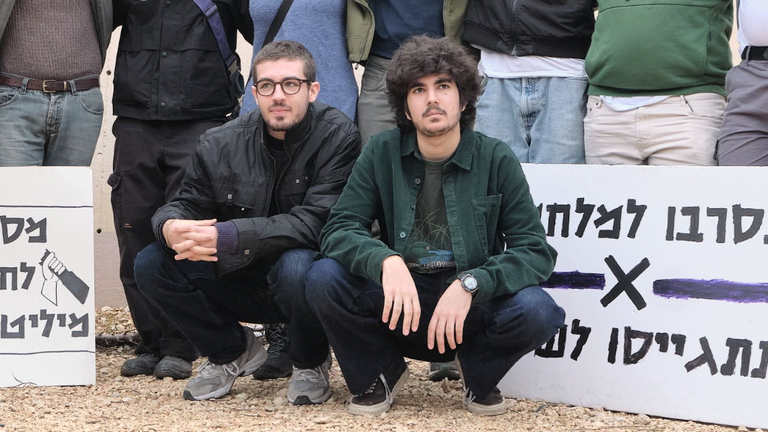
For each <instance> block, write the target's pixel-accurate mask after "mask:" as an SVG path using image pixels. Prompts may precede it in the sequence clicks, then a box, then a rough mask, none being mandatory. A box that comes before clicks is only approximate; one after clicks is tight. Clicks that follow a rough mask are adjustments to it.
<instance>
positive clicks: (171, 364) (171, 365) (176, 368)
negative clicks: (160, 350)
mask: <svg viewBox="0 0 768 432" xmlns="http://www.w3.org/2000/svg"><path fill="white" fill-rule="evenodd" d="M191 375H192V363H190V362H188V361H186V360H184V359H182V358H178V357H174V356H165V357H163V359H162V360H160V363H158V364H157V366H155V378H159V379H163V378H165V377H171V378H173V379H187V378H189V377H190V376H191Z"/></svg>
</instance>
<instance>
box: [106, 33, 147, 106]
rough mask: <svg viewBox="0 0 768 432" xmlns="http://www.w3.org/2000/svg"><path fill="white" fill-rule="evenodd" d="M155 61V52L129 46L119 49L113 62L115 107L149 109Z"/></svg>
mask: <svg viewBox="0 0 768 432" xmlns="http://www.w3.org/2000/svg"><path fill="white" fill-rule="evenodd" d="M156 60H157V51H150V50H147V51H142V50H141V49H134V48H133V47H132V46H130V44H128V45H127V46H124V47H121V49H120V51H119V52H118V53H117V60H116V62H115V85H114V89H115V94H114V99H113V100H114V102H115V104H116V105H139V106H143V107H149V104H150V101H151V98H152V96H151V91H152V83H153V82H154V78H153V77H152V75H153V72H152V71H153V70H154V64H155V63H156Z"/></svg>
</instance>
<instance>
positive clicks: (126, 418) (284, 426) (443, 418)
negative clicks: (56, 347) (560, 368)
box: [0, 308, 759, 432]
mask: <svg viewBox="0 0 768 432" xmlns="http://www.w3.org/2000/svg"><path fill="white" fill-rule="evenodd" d="M96 331H97V334H101V335H130V334H131V333H133V332H134V331H135V329H134V327H133V324H132V322H131V320H130V316H129V314H128V313H127V312H126V311H125V310H122V309H110V308H105V309H104V310H102V311H99V313H98V314H97V317H96ZM132 350H133V348H132V347H130V346H125V345H121V346H115V347H98V348H97V352H96V371H97V378H96V385H95V386H82V387H17V388H5V389H0V431H30V432H40V431H141V432H150V431H198V430H221V431H248V432H252V431H263V430H266V431H269V432H284V431H344V432H349V431H371V430H375V431H392V432H404V431H419V432H428V431H435V432H437V431H445V432H455V431H467V430H477V431H499V432H502V431H503V432H518V431H520V432H522V431H536V432H538V431H569V432H587V431H611V432H651V431H653V432H656V431H686V432H687V431H701V432H726V431H729V432H733V431H734V430H735V428H732V427H724V426H716V425H706V424H700V423H695V422H685V421H676V420H667V419H660V418H653V417H648V416H645V415H635V414H626V413H618V412H609V411H605V410H603V409H600V408H597V409H587V408H582V407H573V406H567V405H559V404H547V403H544V402H539V401H533V400H527V399H516V400H515V399H509V400H507V403H508V405H509V409H508V411H507V413H506V414H504V415H501V416H496V417H485V418H484V417H479V416H474V415H472V414H470V413H469V412H467V411H466V410H465V409H464V408H463V407H462V405H461V391H462V387H461V383H459V382H450V381H443V382H440V383H433V382H431V381H429V380H428V379H427V372H428V364H427V363H424V362H418V361H411V362H410V363H409V367H410V370H411V378H410V379H409V380H408V382H407V384H406V385H405V387H404V389H403V391H402V393H401V394H400V395H399V396H398V397H397V399H396V400H395V404H394V405H393V406H392V409H391V410H390V411H389V412H388V413H386V414H383V415H381V416H378V417H357V416H352V415H350V414H348V413H347V410H346V406H345V403H346V399H347V398H348V397H349V392H348V391H347V388H346V386H345V384H344V380H343V377H342V376H341V372H340V371H339V369H338V366H337V365H335V364H334V368H333V370H332V371H331V385H332V390H333V397H332V398H331V399H330V400H329V401H328V402H326V403H325V404H322V405H316V406H300V407H297V406H293V405H290V404H289V403H288V402H287V400H286V398H285V394H286V390H287V387H288V379H287V378H286V379H280V380H274V381H256V380H254V379H252V378H251V377H242V378H239V379H238V380H237V381H236V382H235V385H234V387H233V388H232V393H231V394H229V395H228V396H226V397H224V398H222V399H218V400H211V401H204V402H189V401H186V400H184V399H182V397H181V393H182V390H183V389H184V385H185V383H186V381H185V380H182V381H174V380H172V379H170V378H167V379H165V380H157V379H155V378H153V377H134V378H123V377H121V376H120V365H121V364H122V363H123V361H125V360H126V359H128V358H130V357H132V356H133V352H132ZM199 363H200V362H199V361H198V362H197V363H196V364H195V366H197V365H198V364H199ZM743 430H746V429H743ZM758 430H759V429H758Z"/></svg>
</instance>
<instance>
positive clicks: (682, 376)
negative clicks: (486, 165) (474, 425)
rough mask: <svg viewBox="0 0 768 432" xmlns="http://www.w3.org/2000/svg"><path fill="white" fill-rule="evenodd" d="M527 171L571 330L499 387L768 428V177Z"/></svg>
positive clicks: (700, 171)
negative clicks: (554, 258) (554, 254)
mask: <svg viewBox="0 0 768 432" xmlns="http://www.w3.org/2000/svg"><path fill="white" fill-rule="evenodd" d="M524 169H525V173H526V176H527V178H528V182H529V184H530V186H531V193H532V195H533V198H534V202H535V203H536V204H537V205H541V207H540V208H541V215H542V217H541V220H542V224H543V225H544V228H545V230H547V235H548V237H547V239H548V241H549V242H550V243H551V244H552V245H553V246H554V247H555V248H556V249H557V250H558V252H559V256H558V260H557V265H556V268H555V274H554V275H553V277H552V278H551V279H550V280H549V281H548V282H547V283H545V284H544V285H545V287H546V289H547V291H548V292H549V293H550V294H551V295H552V297H553V298H554V299H555V301H556V302H557V303H558V304H560V305H561V306H562V307H563V308H564V309H565V311H566V325H567V327H566V328H564V329H563V330H562V331H561V332H560V333H559V334H558V335H556V336H555V337H553V339H552V340H550V342H549V343H548V344H546V345H545V346H543V347H542V348H540V349H538V350H536V352H535V354H529V355H528V356H526V357H524V358H523V359H522V360H521V361H520V362H519V363H518V364H517V365H515V366H514V367H513V368H512V370H511V371H510V373H509V374H508V375H507V376H506V377H505V378H504V380H502V382H501V384H500V387H501V389H502V392H503V393H504V394H505V395H507V396H511V397H526V398H533V399H540V400H545V401H549V402H557V403H567V404H574V405H581V406H588V407H596V406H602V407H605V408H608V409H613V410H619V411H626V412H633V413H646V414H651V415H658V416H663V417H671V418H679V419H689V420H698V421H704V422H712V423H721V424H730V425H746V426H749V427H762V428H766V427H768V410H766V409H765V400H766V395H767V394H768V381H766V368H767V367H768V307H766V302H768V220H766V218H765V213H766V210H768V191H766V185H768V169H761V168H725V167H718V168H699V167H611V166H586V165H584V166H574V165H525V166H524Z"/></svg>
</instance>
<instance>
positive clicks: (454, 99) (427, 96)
mask: <svg viewBox="0 0 768 432" xmlns="http://www.w3.org/2000/svg"><path fill="white" fill-rule="evenodd" d="M476 67H477V66H476V64H475V62H474V61H473V60H472V58H471V57H470V56H469V55H468V54H467V53H466V52H465V51H464V50H463V49H462V48H461V47H460V46H458V45H456V44H455V43H454V42H452V41H451V40H450V39H447V38H443V39H432V38H429V37H426V36H417V37H414V38H412V39H411V40H409V41H408V42H405V43H404V44H403V45H401V46H400V48H399V49H398V50H397V51H396V52H395V55H394V57H393V58H392V62H391V63H390V65H389V69H388V70H387V76H386V85H387V94H388V95H389V104H390V105H391V106H392V109H393V111H394V113H395V119H396V121H397V125H398V128H397V129H393V130H389V131H386V132H382V133H380V134H378V135H374V136H373V137H372V138H371V140H370V141H368V143H367V144H366V145H365V147H364V149H363V151H362V154H361V155H360V159H359V160H358V161H357V164H356V165H355V168H354V169H353V170H352V175H351V177H350V179H349V183H348V184H347V186H346V187H345V188H344V193H342V194H341V198H339V202H338V204H337V205H336V206H335V207H334V208H333V210H332V211H331V216H330V218H329V219H328V224H327V225H326V226H325V228H324V229H323V233H322V247H321V250H322V253H323V254H324V255H325V256H326V257H327V258H326V259H323V260H320V261H318V262H316V263H315V264H314V265H313V266H312V269H311V270H310V271H309V274H308V275H307V282H306V287H307V299H308V300H309V304H310V306H311V307H312V309H313V310H314V311H315V313H316V314H317V316H318V318H319V319H320V322H322V324H323V327H324V328H325V331H326V333H327V334H328V338H329V339H330V342H331V345H332V346H333V349H334V352H335V354H336V359H337V360H338V362H339V366H340V367H341V371H342V372H343V373H344V379H345V380H346V381H347V385H348V386H349V390H350V391H351V393H352V394H353V395H354V396H353V397H352V399H351V400H350V403H349V411H350V412H351V413H353V414H371V415H376V414H381V413H383V412H385V411H387V410H388V409H389V408H390V405H391V404H392V402H393V399H394V397H395V395H397V393H398V392H399V391H400V390H401V389H402V387H403V385H404V383H405V381H406V379H407V378H408V373H409V372H408V367H407V365H406V363H405V361H404V360H403V357H404V356H406V357H412V358H418V359H421V360H427V361H432V362H446V361H453V360H456V361H457V365H458V366H459V372H460V373H461V374H463V379H464V387H465V392H464V398H463V402H464V405H465V406H466V407H467V409H468V410H469V411H470V412H472V413H475V414H479V415H495V414H502V413H503V412H504V411H505V409H506V408H505V403H504V398H503V397H502V395H501V393H500V392H499V389H498V388H497V387H496V385H497V384H498V383H499V381H500V380H501V378H502V377H503V376H504V375H505V374H506V373H507V371H509V369H510V368H511V367H512V365H514V364H515V363H516V362H517V361H518V360H519V359H520V358H521V357H522V356H523V355H525V354H526V353H528V352H530V351H532V350H533V349H535V348H536V347H538V346H540V345H542V344H543V343H545V342H546V341H547V340H548V339H549V338H550V337H551V336H552V335H554V334H555V333H557V331H558V329H559V328H560V327H561V326H562V325H563V319H564V313H563V310H562V309H561V308H560V307H559V306H558V305H557V304H555V302H554V301H553V300H552V298H551V297H550V296H549V295H548V294H547V293H546V292H545V291H544V290H542V289H541V288H540V287H539V286H538V285H539V284H540V283H541V282H542V281H544V280H546V279H547V278H548V277H549V275H550V273H551V272H552V268H553V266H554V263H555V256H556V253H555V250H554V249H553V248H552V247H550V246H549V245H548V244H547V241H546V238H545V235H544V228H543V227H542V226H541V222H540V221H539V212H538V210H537V209H536V206H535V205H534V203H533V199H532V198H531V194H530V193H529V191H528V183H527V182H526V180H525V176H524V175H523V171H522V168H521V167H520V163H519V162H518V161H517V158H516V157H515V155H514V153H512V150H510V148H509V147H508V146H507V145H506V144H505V143H504V142H502V141H499V140H497V139H494V138H490V137H487V136H485V135H483V134H480V133H476V132H474V131H473V130H472V128H471V126H472V123H473V122H474V120H475V103H476V101H477V95H478V92H479V91H480V79H479V77H478V75H477V70H476ZM374 219H376V220H378V221H379V223H380V224H381V239H380V240H379V239H374V238H371V231H370V226H371V222H372V221H373V220H374Z"/></svg>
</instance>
